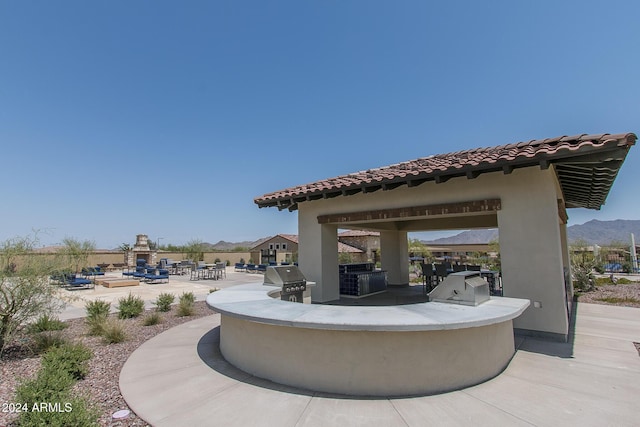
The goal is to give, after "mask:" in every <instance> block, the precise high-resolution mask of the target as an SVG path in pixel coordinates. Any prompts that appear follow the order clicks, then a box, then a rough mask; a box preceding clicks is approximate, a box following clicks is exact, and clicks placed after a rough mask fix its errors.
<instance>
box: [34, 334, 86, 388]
mask: <svg viewBox="0 0 640 427" xmlns="http://www.w3.org/2000/svg"><path fill="white" fill-rule="evenodd" d="M91 357H93V353H92V352H91V350H90V349H89V348H88V347H87V346H85V345H84V344H82V343H64V344H62V345H60V346H57V347H52V348H51V349H49V351H47V352H46V353H45V354H44V356H42V369H44V370H45V371H54V372H58V373H62V372H66V373H67V374H69V375H70V376H71V378H73V379H75V380H81V379H83V378H84V377H85V376H86V375H87V373H88V372H89V366H88V364H87V361H88V360H89V359H91Z"/></svg>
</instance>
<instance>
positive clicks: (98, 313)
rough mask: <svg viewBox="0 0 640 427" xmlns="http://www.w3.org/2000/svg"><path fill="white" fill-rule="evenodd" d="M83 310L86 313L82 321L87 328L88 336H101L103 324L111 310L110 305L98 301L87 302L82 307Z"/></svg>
mask: <svg viewBox="0 0 640 427" xmlns="http://www.w3.org/2000/svg"><path fill="white" fill-rule="evenodd" d="M84 309H85V311H86V313H87V317H86V318H85V320H84V321H85V323H86V324H87V327H88V328H89V335H94V336H96V335H102V332H103V329H104V324H105V322H106V321H107V317H108V316H109V311H110V310H111V303H110V302H105V301H100V300H96V301H88V302H87V303H86V304H85V305H84Z"/></svg>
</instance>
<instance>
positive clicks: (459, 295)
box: [429, 271, 490, 306]
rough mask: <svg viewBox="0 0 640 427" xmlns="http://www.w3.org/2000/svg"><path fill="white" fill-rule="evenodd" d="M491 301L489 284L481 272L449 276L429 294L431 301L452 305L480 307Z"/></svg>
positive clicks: (461, 272) (467, 272)
mask: <svg viewBox="0 0 640 427" xmlns="http://www.w3.org/2000/svg"><path fill="white" fill-rule="evenodd" d="M489 299H490V296H489V283H487V281H486V280H485V279H484V278H482V276H481V275H480V272H479V271H460V272H458V273H452V274H449V275H448V276H447V277H446V278H445V279H444V280H443V281H442V283H440V284H439V285H438V286H436V287H435V288H434V289H433V290H432V291H431V292H429V301H435V302H447V303H452V304H463V305H474V306H475V305H479V304H482V303H483V302H485V301H488V300H489Z"/></svg>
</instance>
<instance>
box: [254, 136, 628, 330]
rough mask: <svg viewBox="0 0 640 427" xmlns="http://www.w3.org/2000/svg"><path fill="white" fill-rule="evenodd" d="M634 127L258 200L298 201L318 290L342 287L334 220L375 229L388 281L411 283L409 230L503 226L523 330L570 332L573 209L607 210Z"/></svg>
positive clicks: (507, 279)
mask: <svg viewBox="0 0 640 427" xmlns="http://www.w3.org/2000/svg"><path fill="white" fill-rule="evenodd" d="M636 139H637V137H636V135H635V134H633V133H621V134H597V135H587V134H582V135H575V136H562V137H557V138H548V139H539V140H533V141H528V142H518V143H513V144H506V145H498V146H495V147H486V148H476V149H470V150H463V151H456V152H452V153H447V154H439V155H433V156H428V157H424V158H419V159H415V160H411V161H407V162H402V163H398V164H394V165H389V166H384V167H379V168H374V169H369V170H366V171H360V172H355V173H351V174H347V175H341V176H338V177H335V178H330V179H324V180H320V181H317V182H314V183H310V184H305V185H298V186H294V187H290V188H286V189H283V190H279V191H275V192H272V193H268V194H264V195H262V196H260V197H257V198H255V199H254V202H255V203H256V204H257V205H258V206H259V207H277V208H278V209H288V210H290V211H293V210H298V236H299V242H300V244H299V255H300V257H299V263H300V268H301V270H302V272H303V274H305V276H306V277H307V278H308V279H309V280H312V281H315V282H316V283H317V285H316V286H315V287H314V288H313V289H312V301H313V302H316V303H326V302H330V301H333V300H336V299H338V298H339V297H340V295H339V286H338V266H337V259H336V257H335V256H333V254H334V253H335V247H336V246H337V242H338V230H344V229H347V230H366V231H375V232H379V233H380V254H381V264H382V268H383V269H384V270H386V271H387V276H388V282H389V285H390V286H392V285H406V284H407V283H408V270H409V269H408V258H409V256H408V242H407V233H408V232H410V231H428V230H442V229H448V230H452V229H471V228H498V229H499V244H500V252H501V265H502V271H501V275H502V282H503V290H504V295H505V296H506V297H516V298H525V299H529V300H530V301H531V302H532V303H531V305H530V307H529V308H527V309H526V310H525V312H524V313H523V314H522V315H521V316H520V317H518V318H517V319H514V327H515V328H516V329H519V330H520V331H522V332H524V333H532V334H536V335H540V334H542V335H549V336H550V337H554V338H560V339H566V337H567V334H568V328H569V324H570V316H571V309H572V308H571V304H572V297H573V289H572V283H571V264H570V257H569V251H568V243H567V234H566V223H567V219H568V217H567V212H566V211H567V209H568V208H589V209H600V207H601V206H602V205H603V204H604V203H605V201H606V198H607V196H608V194H609V192H610V190H611V187H612V185H613V182H614V180H615V178H616V176H617V174H618V171H619V170H620V168H621V167H622V164H623V162H624V160H625V158H626V156H627V153H628V152H629V149H630V148H631V147H632V146H633V145H634V144H635V141H636Z"/></svg>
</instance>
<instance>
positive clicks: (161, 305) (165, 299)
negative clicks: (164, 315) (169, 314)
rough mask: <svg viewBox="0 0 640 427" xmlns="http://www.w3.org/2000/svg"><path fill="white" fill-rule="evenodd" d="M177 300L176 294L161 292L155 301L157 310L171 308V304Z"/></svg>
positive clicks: (164, 310)
mask: <svg viewBox="0 0 640 427" xmlns="http://www.w3.org/2000/svg"><path fill="white" fill-rule="evenodd" d="M175 300H176V297H175V296H174V295H172V294H169V293H165V292H163V293H161V294H160V295H158V298H156V300H155V301H154V304H155V306H156V310H158V311H163V312H166V311H169V310H171V304H173V302H174V301H175Z"/></svg>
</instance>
